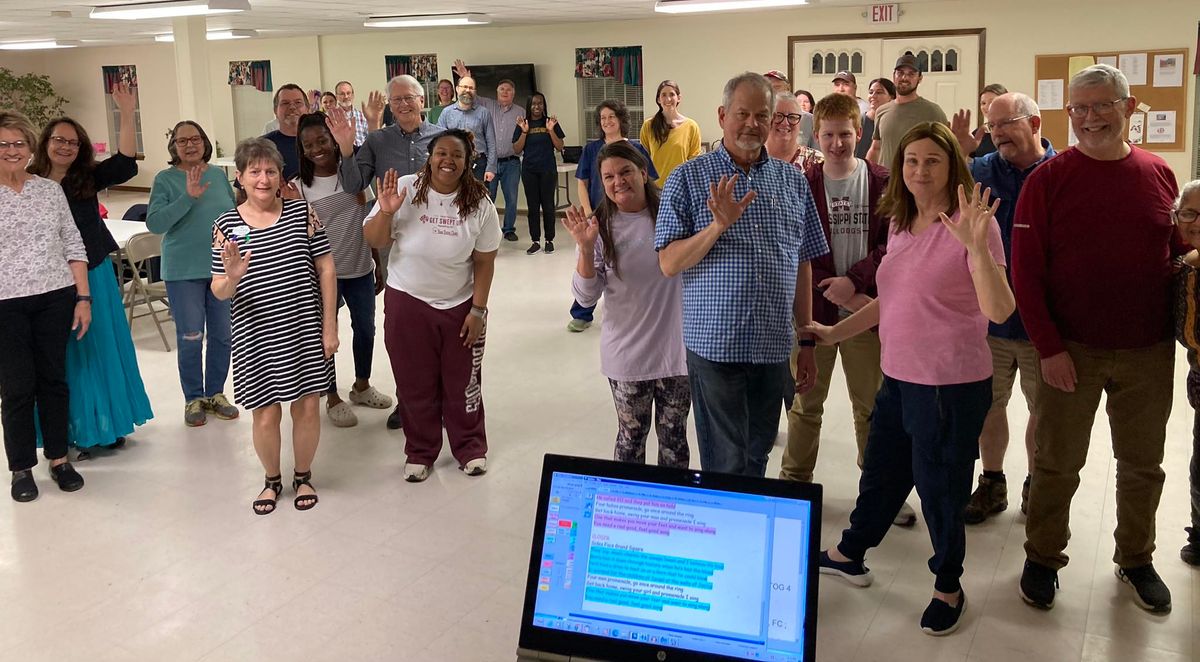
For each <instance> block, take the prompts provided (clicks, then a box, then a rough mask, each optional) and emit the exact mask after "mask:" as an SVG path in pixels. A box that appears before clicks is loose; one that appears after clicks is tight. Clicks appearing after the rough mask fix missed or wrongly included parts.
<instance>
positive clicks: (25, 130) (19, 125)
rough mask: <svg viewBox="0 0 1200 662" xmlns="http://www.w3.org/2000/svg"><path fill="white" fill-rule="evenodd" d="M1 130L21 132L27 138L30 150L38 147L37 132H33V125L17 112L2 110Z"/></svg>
mask: <svg viewBox="0 0 1200 662" xmlns="http://www.w3.org/2000/svg"><path fill="white" fill-rule="evenodd" d="M0 129H10V130H13V131H20V132H21V135H23V136H25V144H26V145H29V149H30V150H33V149H34V148H35V147H37V132H36V131H34V130H33V123H32V122H30V121H29V118H28V117H25V116H24V115H22V114H21V113H19V112H17V111H15V110H0Z"/></svg>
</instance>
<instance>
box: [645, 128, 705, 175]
mask: <svg viewBox="0 0 1200 662" xmlns="http://www.w3.org/2000/svg"><path fill="white" fill-rule="evenodd" d="M653 121H654V118H650V119H648V120H646V121H645V122H644V123H643V124H642V132H641V134H640V136H639V137H640V138H641V141H642V145H644V146H645V147H646V149H648V150H650V160H652V161H654V169H655V170H657V171H658V179H657V180H655V182H654V183H655V184H658V187H659V188H662V187H663V185H664V184H666V183H667V175H670V174H671V171H672V170H674V169H675V168H676V167H678V166H679V164H681V163H683V162H684V161H688V160H691V159H694V158H696V157H697V156H700V153H701V151H702V150H701V147H700V125H699V124H696V121H695V120H693V119H691V118H688V119H685V120H684V121H683V123H682V124H680V125H679V126H677V127H675V128H674V129H671V131H670V133H668V134H667V140H666V142H663V143H660V142H658V141H657V140H655V139H654V132H653V131H651V129H650V123H651V122H653Z"/></svg>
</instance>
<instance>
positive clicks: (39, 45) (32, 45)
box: [0, 39, 79, 51]
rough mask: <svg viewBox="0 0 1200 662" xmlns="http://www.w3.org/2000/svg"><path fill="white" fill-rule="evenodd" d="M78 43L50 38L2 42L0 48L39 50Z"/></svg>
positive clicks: (65, 46)
mask: <svg viewBox="0 0 1200 662" xmlns="http://www.w3.org/2000/svg"><path fill="white" fill-rule="evenodd" d="M78 45H79V42H78V41H56V40H54V39H48V40H45V41H12V42H8V43H0V50H6V51H38V50H44V49H47V48H75V47H76V46H78Z"/></svg>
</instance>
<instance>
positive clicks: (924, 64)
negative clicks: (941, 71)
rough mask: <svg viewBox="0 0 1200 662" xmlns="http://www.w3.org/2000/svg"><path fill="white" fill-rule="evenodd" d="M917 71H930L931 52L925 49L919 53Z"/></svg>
mask: <svg viewBox="0 0 1200 662" xmlns="http://www.w3.org/2000/svg"><path fill="white" fill-rule="evenodd" d="M917 71H920V72H921V73H923V74H924V73H929V53H928V52H927V51H925V50H922V51H921V52H919V53H917Z"/></svg>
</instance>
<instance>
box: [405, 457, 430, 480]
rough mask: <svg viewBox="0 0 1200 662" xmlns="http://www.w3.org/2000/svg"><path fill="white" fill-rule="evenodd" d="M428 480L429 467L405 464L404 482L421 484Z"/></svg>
mask: <svg viewBox="0 0 1200 662" xmlns="http://www.w3.org/2000/svg"><path fill="white" fill-rule="evenodd" d="M426 478H429V465H427V464H413V463H411V462H405V463H404V480H407V481H408V482H410V483H420V482H421V481H423V480H425V479H426Z"/></svg>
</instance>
